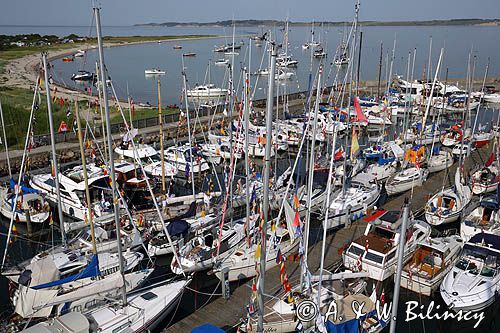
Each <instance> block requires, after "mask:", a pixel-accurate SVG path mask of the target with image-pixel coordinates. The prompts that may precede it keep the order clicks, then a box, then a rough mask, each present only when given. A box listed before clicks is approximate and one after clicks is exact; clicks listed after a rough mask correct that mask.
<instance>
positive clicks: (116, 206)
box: [94, 7, 127, 305]
mask: <svg viewBox="0 0 500 333" xmlns="http://www.w3.org/2000/svg"><path fill="white" fill-rule="evenodd" d="M94 14H95V23H96V29H97V44H98V46H99V64H100V66H99V67H100V75H101V82H102V83H103V85H102V97H103V102H104V113H105V114H106V129H107V132H108V133H107V134H108V135H107V138H108V147H109V168H110V169H111V188H112V191H113V209H114V213H115V214H114V215H115V226H116V243H117V247H118V262H119V264H120V273H121V276H122V279H123V286H122V288H121V289H122V303H123V305H125V304H127V291H126V289H125V288H126V286H127V283H126V281H125V269H124V263H123V254H122V243H121V233H120V216H119V214H120V212H119V210H120V204H119V200H118V199H117V198H116V193H117V189H116V177H115V162H114V158H113V139H112V138H111V121H110V116H109V103H108V91H107V89H106V73H105V70H104V66H105V65H104V51H103V46H102V35H101V16H100V14H99V8H98V7H94Z"/></svg>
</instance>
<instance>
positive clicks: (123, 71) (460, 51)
mask: <svg viewBox="0 0 500 333" xmlns="http://www.w3.org/2000/svg"><path fill="white" fill-rule="evenodd" d="M266 29H270V30H271V31H272V33H273V35H276V36H278V37H277V40H278V41H280V42H281V41H282V39H283V32H282V31H281V30H280V29H279V28H275V27H271V28H266ZM89 31H90V28H89V27H19V26H16V27H12V26H0V34H17V33H29V32H31V33H34V32H37V33H40V34H56V35H59V36H65V35H68V34H70V33H76V34H78V35H87V36H88V35H92V36H94V35H95V33H94V30H92V31H91V32H90V33H89ZM262 31H264V29H263V28H257V27H243V28H237V29H236V35H237V36H242V35H253V34H261V33H262ZM362 31H363V48H362V62H361V80H375V79H377V76H378V63H379V53H380V42H383V46H384V61H383V63H384V68H383V69H382V78H384V77H385V75H386V66H385V59H386V56H387V54H390V53H391V52H392V46H393V41H394V38H396V54H395V59H394V67H393V74H405V73H406V61H407V58H408V52H410V51H412V50H414V49H415V48H416V49H417V58H416V60H417V61H416V66H415V78H422V77H423V71H424V66H426V65H427V61H428V51H429V37H430V36H432V40H433V50H432V68H436V65H437V59H438V57H439V49H440V48H441V47H444V48H445V53H444V59H443V66H442V68H443V71H442V80H444V73H445V72H444V69H446V68H448V69H449V77H450V78H464V77H466V73H467V60H468V54H469V51H470V49H471V48H473V55H474V56H476V59H477V64H476V72H475V76H476V77H478V78H479V77H482V76H483V75H484V69H485V66H486V63H487V61H488V58H490V69H489V76H500V68H499V67H498V66H497V64H498V63H500V27H484V26H429V27H420V26H419V27H363V28H362ZM347 33H348V30H347V28H342V27H330V28H328V29H327V28H325V29H323V30H322V29H320V28H316V33H315V36H316V37H315V39H316V40H321V41H322V43H323V45H324V46H325V49H326V52H327V53H328V58H327V59H325V60H324V66H325V71H324V73H325V75H324V78H323V80H324V81H325V82H326V83H327V84H332V83H333V80H334V78H335V74H336V67H335V66H333V67H332V66H331V65H330V63H331V61H332V59H333V55H334V54H335V50H336V48H337V45H339V43H340V41H341V40H342V36H343V35H346V34H347ZM103 34H104V35H113V36H131V35H149V36H151V35H156V36H159V35H187V34H195V35H225V36H229V35H231V34H232V29H222V28H215V27H210V28H209V27H204V28H194V27H133V26H130V27H104V28H103ZM310 38H311V37H310V28H308V27H291V28H290V33H289V44H290V45H289V53H290V54H291V55H293V57H294V58H296V59H297V60H298V61H299V66H298V68H297V69H296V71H295V72H296V76H295V77H294V78H293V79H292V80H290V81H288V82H287V83H286V91H287V92H295V91H304V90H307V89H308V86H309V71H310V67H311V66H310V64H311V53H310V51H308V50H305V51H304V50H302V48H301V45H302V44H303V43H304V42H306V41H307V40H310ZM231 40H232V37H227V38H220V39H205V40H191V41H182V42H174V41H172V42H163V43H161V44H158V43H149V44H141V45H131V46H126V47H119V48H107V49H105V61H106V64H107V67H108V69H109V73H110V75H111V77H112V78H113V81H114V84H115V87H116V88H117V94H118V96H119V98H120V99H126V96H127V85H128V90H129V93H130V95H131V96H132V97H133V98H134V99H135V100H136V101H138V102H150V103H151V104H155V103H156V101H157V97H156V95H157V93H156V80H155V79H148V78H146V77H145V76H144V70H145V69H148V68H151V67H160V68H162V69H164V70H166V71H167V74H166V76H164V77H162V101H163V104H181V100H182V97H181V95H182V76H181V73H182V57H181V54H182V53H186V52H195V53H196V57H192V58H185V66H186V73H187V77H188V86H189V87H193V86H194V85H195V84H196V83H204V82H207V81H208V78H207V68H208V64H209V63H212V66H211V70H210V81H211V82H212V83H214V84H216V85H217V86H221V87H227V78H228V70H227V68H226V67H220V66H214V65H213V62H214V61H215V60H217V59H219V58H223V57H224V54H223V53H215V52H213V49H214V46H215V45H222V44H225V43H229V42H231ZM241 41H243V42H244V43H245V45H243V47H242V48H241V50H240V54H239V56H236V57H235V59H234V61H235V64H234V73H235V87H236V88H239V89H238V91H241V88H242V80H241V68H242V67H243V66H248V44H249V40H248V38H247V37H237V38H236V42H237V43H239V42H241ZM176 44H178V45H182V46H183V50H178V51H176V50H173V48H172V46H173V45H176ZM264 50H265V48H264V47H260V48H257V47H255V46H253V47H252V52H251V63H250V71H251V72H255V71H256V70H257V69H258V68H260V67H261V63H262V64H263V65H262V67H266V64H267V62H268V57H267V53H264ZM263 54H264V55H265V57H264V58H263ZM96 59H97V55H96V51H95V50H91V51H89V52H88V55H87V57H86V58H77V59H76V60H75V62H73V63H63V62H62V61H61V60H57V61H54V62H53V65H54V70H53V73H52V75H53V77H54V79H55V80H56V81H58V82H61V83H63V84H66V85H69V86H71V87H75V88H79V89H83V88H84V86H82V85H81V84H78V83H75V82H72V81H71V80H70V77H71V75H72V74H73V73H74V72H76V71H77V70H78V69H86V70H89V71H94V68H95V61H96ZM319 63H320V61H319V60H318V59H313V61H312V68H313V73H316V71H317V67H318V65H319ZM256 79H257V78H256V77H255V76H254V77H252V85H254V86H255V88H254V89H255V90H256V95H255V97H256V98H261V97H263V96H265V89H266V86H267V78H266V77H262V78H261V79H259V82H256ZM476 88H477V89H479V87H476ZM284 89H285V86H284V85H283V84H282V85H281V86H280V91H281V93H283V92H284Z"/></svg>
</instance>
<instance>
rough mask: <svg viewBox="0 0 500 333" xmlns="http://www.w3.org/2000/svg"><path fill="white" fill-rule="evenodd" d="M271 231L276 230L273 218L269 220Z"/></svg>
mask: <svg viewBox="0 0 500 333" xmlns="http://www.w3.org/2000/svg"><path fill="white" fill-rule="evenodd" d="M271 231H272V232H275V231H276V222H274V220H273V221H271Z"/></svg>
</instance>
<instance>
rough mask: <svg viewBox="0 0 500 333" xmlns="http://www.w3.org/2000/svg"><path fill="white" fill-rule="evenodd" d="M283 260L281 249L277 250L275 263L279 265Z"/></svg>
mask: <svg viewBox="0 0 500 333" xmlns="http://www.w3.org/2000/svg"><path fill="white" fill-rule="evenodd" d="M282 260H283V258H282V257H281V249H278V253H277V254H276V263H277V264H279V263H280V262H281V261H282Z"/></svg>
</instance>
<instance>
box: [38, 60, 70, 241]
mask: <svg viewBox="0 0 500 333" xmlns="http://www.w3.org/2000/svg"><path fill="white" fill-rule="evenodd" d="M42 61H43V72H44V75H45V80H44V81H45V91H46V94H47V110H48V115H49V129H50V143H51V145H50V146H51V150H52V167H53V168H54V170H55V176H54V181H55V183H56V195H57V214H58V217H59V226H60V228H61V239H62V243H63V245H64V246H65V247H66V245H67V243H66V233H65V231H64V220H63V210H62V203H61V192H60V186H59V176H58V173H57V172H58V170H59V168H58V166H57V164H58V162H57V154H56V137H55V132H54V131H55V130H54V120H53V118H52V99H51V98H50V87H49V73H48V69H47V53H42Z"/></svg>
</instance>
